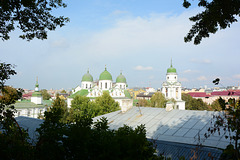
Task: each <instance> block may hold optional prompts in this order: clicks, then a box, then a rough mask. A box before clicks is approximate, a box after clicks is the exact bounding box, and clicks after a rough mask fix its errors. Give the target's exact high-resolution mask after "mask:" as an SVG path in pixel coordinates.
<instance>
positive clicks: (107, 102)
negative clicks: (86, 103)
mask: <svg viewBox="0 0 240 160" xmlns="http://www.w3.org/2000/svg"><path fill="white" fill-rule="evenodd" d="M95 103H96V105H97V107H99V113H98V115H103V114H106V113H110V112H114V111H117V110H119V109H120V106H119V103H118V102H115V100H114V99H113V98H112V97H111V96H110V95H109V93H107V92H103V94H102V96H100V97H97V98H96V100H95Z"/></svg>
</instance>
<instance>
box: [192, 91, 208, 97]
mask: <svg viewBox="0 0 240 160" xmlns="http://www.w3.org/2000/svg"><path fill="white" fill-rule="evenodd" d="M188 94H189V95H190V96H192V97H211V95H208V94H206V93H205V92H189V93H188Z"/></svg>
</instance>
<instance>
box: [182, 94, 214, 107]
mask: <svg viewBox="0 0 240 160" xmlns="http://www.w3.org/2000/svg"><path fill="white" fill-rule="evenodd" d="M182 100H184V101H185V102H186V103H185V106H186V109H187V110H209V108H208V106H207V104H206V103H204V102H203V100H202V99H195V98H192V97H191V96H190V95H189V94H185V93H183V94H182Z"/></svg>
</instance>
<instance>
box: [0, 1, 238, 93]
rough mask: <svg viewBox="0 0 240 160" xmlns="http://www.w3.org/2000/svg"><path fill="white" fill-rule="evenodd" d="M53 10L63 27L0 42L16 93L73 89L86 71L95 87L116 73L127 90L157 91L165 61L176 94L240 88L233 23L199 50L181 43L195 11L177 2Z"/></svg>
mask: <svg viewBox="0 0 240 160" xmlns="http://www.w3.org/2000/svg"><path fill="white" fill-rule="evenodd" d="M65 2H66V3H67V5H68V7H67V8H64V9H62V8H59V9H57V10H54V11H53V14H54V15H58V16H60V15H64V16H66V17H69V18H70V22H69V23H67V24H66V25H65V26H64V27H62V28H57V29H56V30H55V31H51V32H48V39H47V40H37V39H36V40H33V41H30V42H28V41H25V40H22V39H20V38H18V36H19V35H20V34H21V32H20V31H19V30H15V31H14V32H12V33H11V34H10V36H11V39H10V40H7V41H0V61H1V62H5V63H10V64H15V65H16V68H15V70H16V71H17V75H15V76H12V77H11V79H10V80H8V81H7V83H6V84H7V85H11V86H13V87H16V88H26V89H33V88H34V85H35V82H36V77H38V81H39V87H40V89H51V88H52V89H61V88H64V89H68V90H70V89H72V88H75V87H76V86H77V85H80V84H81V79H82V76H83V75H84V74H85V73H86V72H87V70H88V69H89V72H90V74H92V76H93V78H94V80H96V79H98V78H99V75H100V74H101V73H102V72H103V71H104V68H105V65H106V66H107V70H108V71H109V72H110V73H111V74H112V77H113V81H116V78H117V76H118V75H119V74H120V72H121V71H122V73H123V75H124V76H125V77H126V79H127V83H128V86H129V88H132V87H153V88H161V85H162V83H163V82H164V81H165V79H166V72H167V68H169V67H170V63H171V59H172V62H173V67H175V68H176V69H177V73H178V78H179V81H180V82H181V83H182V86H183V87H188V88H193V87H196V88H199V87H201V86H202V87H204V86H207V87H213V86H214V85H213V84H212V81H213V80H214V79H216V78H220V83H221V85H222V86H237V85H238V83H239V81H240V71H239V69H240V63H239V59H240V53H239V50H240V45H239V44H240V43H239V42H240V36H239V35H240V24H239V23H235V24H232V25H231V28H228V29H225V30H219V31H218V32H217V33H216V34H213V35H210V38H207V39H203V41H202V43H201V44H200V45H194V44H193V42H190V43H185V42H184V36H185V35H186V34H187V33H188V31H189V30H190V28H191V26H192V25H193V23H192V22H190V21H189V17H191V16H193V15H195V14H197V13H199V12H200V11H201V8H198V7H197V5H194V4H193V5H192V6H191V7H190V8H189V9H185V8H183V7H182V1H181V0H171V1H159V0H71V1H65Z"/></svg>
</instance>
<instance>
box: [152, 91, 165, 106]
mask: <svg viewBox="0 0 240 160" xmlns="http://www.w3.org/2000/svg"><path fill="white" fill-rule="evenodd" d="M166 103H167V100H166V98H165V96H164V95H163V94H162V93H161V92H156V93H154V95H153V96H152V98H151V107H157V108H165V106H166Z"/></svg>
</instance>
